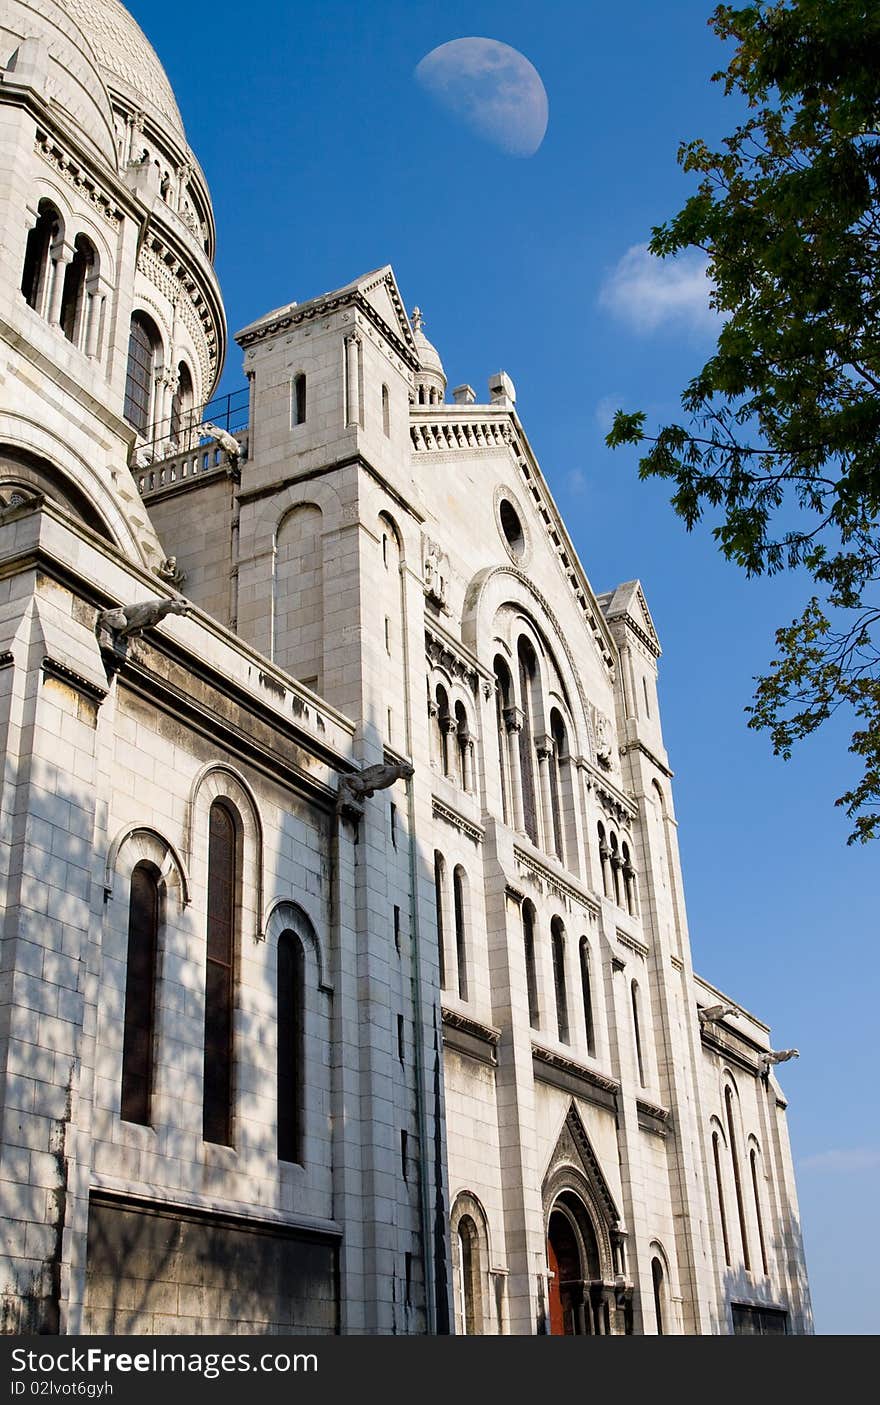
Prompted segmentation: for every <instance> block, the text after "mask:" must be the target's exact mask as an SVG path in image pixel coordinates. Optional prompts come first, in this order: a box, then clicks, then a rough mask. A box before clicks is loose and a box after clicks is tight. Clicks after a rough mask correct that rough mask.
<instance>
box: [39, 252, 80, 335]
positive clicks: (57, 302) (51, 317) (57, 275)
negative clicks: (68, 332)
mask: <svg viewBox="0 0 880 1405" xmlns="http://www.w3.org/2000/svg"><path fill="white" fill-rule="evenodd" d="M73 252H74V250H73V245H72V244H68V243H67V241H66V240H65V241H64V243H63V244H61V245H59V247H58V251H57V253H53V254H50V256H49V257H50V261H51V269H52V279H51V286H50V288H49V303H48V308H47V311H46V319H47V321H48V323H49V325H50V326H51V327H60V325H61V298H62V295H63V293H64V275H65V273H66V272H67V265H68V264H69V263H71V262H72V260H73Z"/></svg>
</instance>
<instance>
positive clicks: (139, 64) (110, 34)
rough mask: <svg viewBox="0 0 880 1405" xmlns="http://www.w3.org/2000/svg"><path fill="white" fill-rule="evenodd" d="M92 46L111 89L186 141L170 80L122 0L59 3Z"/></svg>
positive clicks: (83, 0)
mask: <svg viewBox="0 0 880 1405" xmlns="http://www.w3.org/2000/svg"><path fill="white" fill-rule="evenodd" d="M58 3H59V4H60V5H61V7H62V8H63V9H64V10H66V11H67V13H68V14H69V15H70V17H71V19H72V20H74V21H75V22H76V24H77V25H78V26H79V28H80V29H81V30H82V32H83V34H84V35H85V37H86V39H87V40H88V41H89V43H90V44H91V46H92V48H93V50H94V52H95V57H96V58H97V60H98V63H99V64H100V65H101V68H102V70H103V78H104V81H105V83H106V84H107V86H108V87H109V88H111V89H112V88H116V89H118V90H119V91H121V92H122V93H123V95H125V94H127V95H128V96H130V97H131V98H133V99H135V100H140V101H142V102H143V105H144V107H145V108H147V109H149V110H152V111H153V113H154V114H156V115H157V116H160V117H163V118H164V119H165V121H166V122H167V123H168V125H169V127H171V129H172V130H173V132H174V134H175V135H176V136H178V137H180V138H181V139H182V140H185V139H186V138H185V135H184V130H183V120H182V118H181V116H180V109H179V108H178V106H177V102H176V100H175V97H174V91H173V89H172V87H171V84H170V83H169V81H168V76H167V74H166V72H165V70H164V68H163V67H162V64H161V62H160V61H159V56H158V54H157V53H156V50H155V49H154V48H153V46H152V44H151V43H150V41H149V40H148V39H147V36H146V35H145V34H144V32H143V30H142V29H141V27H140V25H139V24H138V23H137V21H136V20H135V19H133V18H132V16H131V15H130V14H129V12H128V10H126V8H125V6H124V5H121V4H120V3H119V0H58Z"/></svg>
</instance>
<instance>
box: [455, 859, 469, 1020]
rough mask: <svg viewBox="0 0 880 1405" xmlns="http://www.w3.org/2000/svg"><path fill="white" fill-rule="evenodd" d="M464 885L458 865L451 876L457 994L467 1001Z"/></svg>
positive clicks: (463, 872) (465, 881) (462, 874)
mask: <svg viewBox="0 0 880 1405" xmlns="http://www.w3.org/2000/svg"><path fill="white" fill-rule="evenodd" d="M466 885H467V878H466V877H465V871H464V869H463V868H462V867H461V865H460V864H457V865H456V867H455V869H454V870H453V874H452V896H453V901H454V904H455V954H456V957H457V958H458V994H459V999H461V1000H467V998H468V978H467V932H466V922H467V906H466V893H465V888H466Z"/></svg>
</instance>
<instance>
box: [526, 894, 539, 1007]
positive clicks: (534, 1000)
mask: <svg viewBox="0 0 880 1405" xmlns="http://www.w3.org/2000/svg"><path fill="white" fill-rule="evenodd" d="M522 923H523V952H524V955H525V963H526V990H527V992H528V997H529V1024H530V1025H531V1027H532V1029H537V1028H538V1026H539V1024H540V1022H541V1012H540V1009H539V1006H538V978H537V972H536V969H535V909H534V907H533V906H532V904H531V903H530V902H529V900H528V899H526V901H525V902H524V903H523V905H522Z"/></svg>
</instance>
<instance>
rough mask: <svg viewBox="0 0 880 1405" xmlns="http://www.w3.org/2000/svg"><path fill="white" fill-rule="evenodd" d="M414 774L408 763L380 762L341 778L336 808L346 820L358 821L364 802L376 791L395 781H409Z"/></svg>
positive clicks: (386, 787) (413, 768)
mask: <svg viewBox="0 0 880 1405" xmlns="http://www.w3.org/2000/svg"><path fill="white" fill-rule="evenodd" d="M414 772H415V767H414V766H412V765H411V764H410V762H409V761H391V762H387V763H386V762H382V761H380V762H378V763H377V764H376V765H375V766H367V767H366V769H365V770H363V771H358V772H356V773H355V774H354V775H353V776H342V777H340V780H339V789H338V792H337V799H336V807H337V809H338V811H339V813H340V814H343V815H345V816H346V818H347V819H353V820H359V819H360V817H361V815H362V814H363V813H364V802H365V801H367V800H370V799H371V798H372V797H373V796H374V795H375V793H376V791H377V790H387V789H388V787H389V786H391V785H394V784H395V782H396V781H400V780H409V778H410V776H412V775H413V774H414Z"/></svg>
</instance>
